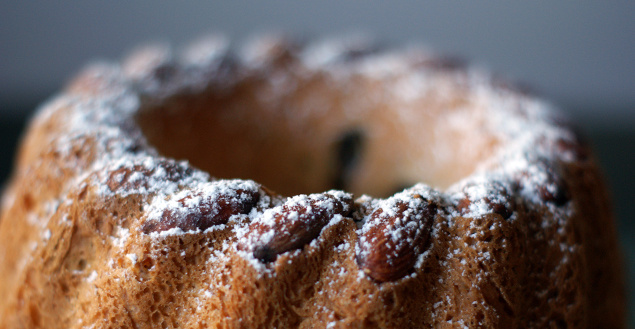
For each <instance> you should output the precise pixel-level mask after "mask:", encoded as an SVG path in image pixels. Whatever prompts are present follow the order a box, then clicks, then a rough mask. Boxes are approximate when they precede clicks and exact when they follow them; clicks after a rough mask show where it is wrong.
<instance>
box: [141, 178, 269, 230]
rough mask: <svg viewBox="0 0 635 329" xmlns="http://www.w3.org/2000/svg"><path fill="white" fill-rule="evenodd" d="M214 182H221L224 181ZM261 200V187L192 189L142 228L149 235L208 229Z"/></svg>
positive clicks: (247, 210)
mask: <svg viewBox="0 0 635 329" xmlns="http://www.w3.org/2000/svg"><path fill="white" fill-rule="evenodd" d="M213 184H219V185H222V184H224V182H223V181H219V182H214V183H213ZM259 199H260V194H259V191H258V189H248V188H234V187H232V186H226V187H224V188H221V189H218V191H217V192H215V193H211V194H206V193H204V192H201V191H193V192H192V193H188V194H186V195H185V196H183V197H181V198H179V199H178V200H177V202H176V207H170V208H166V209H164V210H163V212H162V215H161V217H160V218H158V219H154V220H149V221H146V222H145V223H144V224H143V226H142V230H143V232H144V233H146V234H148V233H151V232H162V231H167V230H169V229H172V228H180V229H181V230H183V231H192V230H205V229H207V228H209V227H211V226H214V225H220V224H225V223H227V221H228V220H229V218H230V217H231V216H233V215H240V214H246V213H248V212H249V211H251V209H252V208H253V207H254V206H255V205H256V203H258V200H259Z"/></svg>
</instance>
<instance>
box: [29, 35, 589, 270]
mask: <svg viewBox="0 0 635 329" xmlns="http://www.w3.org/2000/svg"><path fill="white" fill-rule="evenodd" d="M238 49H239V50H238V51H234V50H233V48H232V47H231V46H230V44H229V42H228V40H227V39H225V38H224V37H222V36H211V37H207V38H203V39H201V40H199V41H197V42H195V43H193V44H192V45H190V46H189V47H186V48H184V50H183V51H182V52H174V51H172V50H171V48H170V47H169V46H166V45H153V46H147V47H144V48H141V49H139V50H137V51H135V52H134V53H133V54H132V55H130V56H129V57H128V58H127V59H126V60H125V61H124V62H123V64H121V65H120V64H116V63H97V64H93V65H91V66H89V67H88V68H86V69H85V71H84V72H83V73H82V74H81V75H80V76H79V77H78V78H77V79H76V80H75V82H74V83H73V84H72V85H71V86H70V87H69V88H68V89H67V90H66V91H65V92H64V93H63V94H61V95H60V96H58V97H56V98H54V99H53V100H51V101H50V102H48V103H47V104H45V105H44V106H43V107H42V108H41V109H40V110H39V114H38V116H37V118H36V120H37V122H36V123H40V124H42V123H43V122H45V121H47V120H49V119H50V118H51V117H52V116H55V115H59V113H63V115H64V116H65V119H64V120H63V122H62V124H63V127H62V128H60V130H63V131H64V133H63V134H60V135H59V136H58V137H56V138H55V139H54V140H52V141H51V142H52V145H53V146H52V147H53V148H54V149H55V150H56V151H57V152H59V153H60V154H66V155H68V157H70V154H71V153H72V152H73V150H74V148H75V147H76V146H77V144H78V143H83V142H84V141H86V140H90V141H91V143H92V144H93V145H94V148H95V150H96V151H95V154H96V156H95V158H94V160H93V161H92V162H90V163H89V164H85V165H78V168H80V169H79V170H78V171H77V174H76V177H75V180H74V181H71V182H68V186H66V187H65V188H66V189H70V188H72V187H73V186H77V185H80V184H87V182H90V183H89V184H94V185H95V186H98V193H99V194H100V195H101V196H103V197H105V198H108V197H117V198H126V197H130V196H136V197H141V198H143V199H144V200H147V201H146V202H147V203H146V205H145V206H144V209H143V212H144V222H145V224H143V226H142V227H141V228H140V230H141V232H142V234H147V235H150V236H151V237H153V238H157V239H158V238H161V237H164V236H168V235H178V234H190V233H193V232H202V231H205V230H214V229H219V228H225V227H226V225H229V226H231V227H232V230H235V231H236V236H237V239H238V240H237V241H238V243H237V244H236V246H235V247H236V248H238V249H239V250H240V251H241V252H242V253H243V255H244V257H246V258H248V259H249V260H250V261H251V263H252V264H254V266H258V267H259V268H261V269H262V270H263V271H264V270H266V269H267V266H266V263H268V262H271V261H273V260H275V257H276V255H278V254H281V253H285V252H293V251H294V250H296V249H297V248H298V246H299V247H301V246H302V245H304V244H306V243H310V242H311V241H312V240H314V239H315V238H316V237H318V236H319V235H320V232H321V231H322V230H323V229H324V228H325V227H327V226H328V225H331V224H332V223H333V222H337V221H339V220H341V219H342V218H343V217H353V218H355V219H356V221H357V223H358V227H359V231H358V235H359V236H360V237H361V238H360V242H359V245H358V246H357V247H356V248H357V253H358V255H360V256H359V257H361V259H362V260H363V261H365V262H372V261H382V262H384V261H385V262H387V263H391V262H392V260H391V259H392V258H393V257H394V258H395V259H396V258H398V257H401V256H400V255H401V254H402V253H406V252H408V253H412V251H411V250H416V254H421V255H423V254H424V246H425V243H426V240H427V236H428V235H429V234H432V236H434V234H435V232H436V228H435V226H434V225H433V223H435V218H437V217H441V218H443V219H444V221H446V222H447V223H448V224H449V225H452V223H453V218H455V217H457V216H462V217H471V218H476V217H479V216H484V215H487V214H492V213H496V214H499V215H501V216H502V217H503V218H504V219H505V220H509V221H513V220H515V207H516V205H517V204H518V203H519V202H520V201H521V200H522V203H523V204H525V205H526V206H529V207H536V208H540V209H543V208H544V209H548V210H549V211H550V212H552V213H553V214H554V217H553V219H548V220H554V221H557V220H558V218H560V217H562V216H564V215H565V214H566V213H567V211H568V205H567V191H566V186H565V185H564V184H563V182H562V179H561V178H560V175H561V173H560V172H559V171H560V170H561V169H560V163H562V162H574V161H579V160H580V159H581V158H582V157H583V154H581V153H580V152H579V150H578V149H577V148H576V145H578V142H577V140H576V138H575V136H574V135H573V134H572V133H571V131H570V130H569V129H567V128H566V127H564V126H563V125H562V124H561V122H562V118H561V117H560V116H559V115H558V114H557V112H556V111H555V110H554V109H553V107H552V106H551V105H550V104H548V103H546V102H544V101H543V100H541V99H539V98H536V97H534V96H531V95H528V94H525V93H523V92H521V91H520V90H518V89H516V88H514V87H513V86H512V85H510V84H506V83H504V82H502V81H500V80H498V79H497V78H495V77H494V76H493V75H491V74H490V73H488V72H486V71H485V70H482V69H480V68H478V67H474V66H469V65H465V64H463V63H460V62H457V61H454V60H448V59H446V58H443V57H440V56H438V55H436V54H434V53H431V52H429V51H427V50H425V49H423V48H421V47H409V48H406V49H399V50H394V51H392V50H379V49H378V48H377V47H375V46H374V44H373V43H369V42H367V41H364V40H362V39H355V38H353V39H346V38H340V39H332V40H322V41H317V42H313V43H308V44H301V43H295V42H292V41H290V40H287V39H285V38H284V37H280V36H267V37H261V38H256V39H254V40H252V41H250V42H248V43H247V44H246V45H243V46H241V47H238ZM279 66H285V67H287V70H288V71H284V72H287V74H288V75H294V76H298V77H300V78H302V77H310V76H314V75H320V76H323V77H326V78H325V79H331V80H332V81H335V82H337V81H352V80H355V79H356V78H357V77H362V78H364V79H368V80H369V81H371V82H372V83H375V84H378V85H379V89H380V90H381V92H382V93H384V94H387V95H391V96H390V97H393V98H394V99H397V100H401V101H403V102H404V103H408V102H410V101H412V100H414V99H420V98H422V97H430V98H432V99H435V100H438V101H439V102H446V101H448V100H451V99H453V97H455V96H456V95H455V93H456V90H460V91H461V92H462V97H466V98H469V104H470V105H469V106H466V107H465V108H461V107H459V108H458V109H457V110H455V111H453V112H450V113H448V114H447V115H444V116H441V120H444V122H445V124H446V125H447V126H448V127H453V129H457V130H462V131H463V132H464V133H465V134H466V136H467V137H466V138H467V139H470V138H472V135H474V136H477V135H478V134H483V133H487V134H490V135H492V136H495V138H497V140H500V141H504V142H503V143H502V144H501V145H502V146H501V147H498V148H496V149H495V151H494V154H493V155H492V156H490V157H488V158H487V159H486V160H485V161H482V162H481V163H479V164H478V166H477V167H476V168H475V170H474V171H473V172H472V173H471V174H469V175H467V176H466V177H464V178H463V179H461V180H459V181H457V182H455V183H454V184H452V185H451V186H449V187H447V188H446V189H439V188H435V187H432V186H429V185H426V182H420V183H419V184H416V185H415V186H413V187H411V188H408V189H406V190H404V191H402V192H400V193H397V194H394V195H393V196H391V197H389V198H386V199H377V198H372V197H369V196H367V195H358V196H356V197H358V199H357V200H356V201H353V199H354V196H353V195H352V194H350V193H346V192H343V191H336V190H332V191H327V192H324V193H317V194H311V195H296V196H290V197H288V198H285V197H281V196H278V195H276V194H275V193H272V192H270V191H268V190H266V189H265V188H264V187H262V186H261V185H260V184H259V183H257V182H254V181H251V180H217V179H215V178H212V177H210V176H209V174H207V173H205V172H203V171H201V170H198V169H196V168H194V167H192V166H191V165H190V164H189V163H188V162H187V161H180V162H177V161H175V160H172V159H169V158H165V157H162V156H160V155H159V152H158V151H157V150H156V149H155V148H154V147H153V146H152V145H149V143H148V141H147V140H146V138H145V137H144V134H143V133H142V131H141V129H140V128H139V127H138V126H137V124H136V122H135V118H136V116H137V115H138V113H139V111H141V110H143V109H144V108H145V107H146V106H147V104H158V103H161V102H163V101H165V100H167V99H169V98H171V97H173V96H175V95H181V94H183V95H192V94H196V93H200V92H202V91H204V90H206V89H208V88H210V86H213V87H215V88H231V87H232V86H236V85H239V84H240V83H242V82H244V81H248V80H249V79H255V78H259V79H262V78H263V77H264V79H266V81H267V83H268V86H269V87H270V88H269V89H268V93H266V94H260V95H255V97H257V98H259V99H260V100H261V101H262V102H270V101H275V100H276V99H281V98H283V97H282V96H283V95H288V94H291V93H294V92H296V88H297V85H295V84H294V83H293V81H292V79H289V78H288V76H286V75H285V74H281V73H280V71H277V70H275V68H276V67H279ZM370 101H372V99H371V100H370ZM344 111H345V112H346V111H349V110H348V109H345V110H344ZM355 111H357V109H355V108H351V109H350V115H352V116H354V115H355ZM393 112H394V113H393V115H395V116H403V117H404V118H403V119H404V120H406V121H407V120H410V118H409V117H408V116H409V115H410V114H409V112H405V111H400V110H398V109H397V110H394V111H393ZM474 113H478V118H480V120H478V121H476V122H475V121H474ZM345 114H346V113H345ZM288 115H290V116H294V115H295V116H302V115H304V114H303V113H289V114H288ZM219 142H220V141H219ZM436 152H437V153H436V156H437V157H439V158H440V159H442V158H443V157H444V156H445V155H444V152H466V153H469V152H475V150H472V149H469V148H467V149H459V150H454V149H439V150H436ZM212 174H213V173H212ZM61 202H62V201H61ZM209 218H215V219H214V220H209ZM545 220H547V219H545ZM541 225H542V226H543V227H544V226H549V225H551V224H550V223H549V222H544V223H542V224H541ZM298 232H301V233H298ZM120 233H121V234H120V236H118V237H117V239H119V240H114V241H115V242H116V244H121V243H122V240H121V239H125V238H126V237H127V236H128V235H129V234H130V232H129V231H127V230H123V231H120ZM377 236H382V237H383V238H382V239H386V240H385V241H388V243H386V246H387V248H388V249H389V250H384V251H382V252H383V253H384V254H385V255H387V256H385V257H387V258H386V259H381V260H374V259H371V258H372V257H371V256H372V255H373V253H376V251H375V249H374V248H377V247H376V246H375V245H374V241H376V239H377ZM298 237H300V238H298ZM373 239H375V240H373ZM382 241H384V240H382ZM422 257H423V256H422ZM391 266H392V265H391ZM395 266H397V265H395ZM362 272H364V268H363V266H362ZM393 272H394V271H393ZM364 273H365V274H368V275H372V276H373V277H374V278H376V279H377V278H380V279H378V280H380V281H391V280H394V279H395V278H396V277H392V276H390V275H388V276H385V275H384V274H382V273H368V272H364ZM404 273H405V272H404ZM404 273H401V272H400V273H398V274H397V275H396V276H397V277H401V276H403V275H404Z"/></svg>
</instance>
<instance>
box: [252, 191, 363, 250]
mask: <svg viewBox="0 0 635 329" xmlns="http://www.w3.org/2000/svg"><path fill="white" fill-rule="evenodd" d="M352 204H353V196H352V195H351V194H349V193H344V192H340V191H329V192H326V193H322V194H311V195H298V196H295V197H293V198H290V199H288V200H287V201H286V202H285V203H284V204H283V205H282V206H278V207H274V208H270V209H267V210H266V211H265V212H264V213H263V215H262V216H261V217H259V218H257V219H256V220H254V221H253V222H252V223H251V224H250V225H249V233H248V236H247V240H248V241H249V244H250V246H246V247H244V248H245V249H250V250H251V251H252V252H253V255H254V257H255V258H257V259H260V260H261V261H263V262H272V261H274V260H275V259H276V257H277V256H278V255H279V254H281V253H284V252H287V251H291V250H295V249H299V248H302V247H303V246H304V245H305V244H307V243H309V242H311V241H312V240H313V239H315V238H316V237H317V236H318V235H319V234H320V231H321V230H322V228H323V227H324V226H325V225H326V224H328V223H329V221H330V220H331V219H332V218H333V216H335V215H337V214H339V215H342V216H348V214H349V213H350V211H351V210H352Z"/></svg>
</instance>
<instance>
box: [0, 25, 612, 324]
mask: <svg viewBox="0 0 635 329" xmlns="http://www.w3.org/2000/svg"><path fill="white" fill-rule="evenodd" d="M0 273H1V274H0V296H2V297H1V298H0V328H208V327H209V328H427V327H459V328H467V327H470V328H471V327H497V328H529V327H534V328H546V327H555V328H566V327H569V328H599V327H604V328H619V327H623V326H624V322H623V321H624V292H623V285H622V279H621V265H620V256H619V252H618V244H617V241H616V233H615V227H614V223H613V219H612V217H611V210H610V207H609V202H608V198H607V192H606V189H605V187H604V186H603V184H602V181H601V178H600V177H599V173H598V169H597V167H596V165H595V164H594V160H593V158H592V155H591V154H590V153H589V150H588V148H587V147H586V146H584V144H582V143H581V142H580V141H579V139H578V137H576V135H575V134H574V133H572V131H571V129H570V128H568V125H567V124H566V121H565V120H563V119H562V117H561V116H560V115H559V114H558V112H557V111H555V110H554V109H553V108H552V106H551V105H550V104H548V103H546V102H545V101H543V100H541V99H538V98H537V97H535V96H532V95H531V94H529V93H528V92H526V91H524V90H523V89H521V88H517V87H515V86H514V85H513V84H510V83H508V82H505V81H504V80H501V79H499V78H496V77H495V76H493V75H491V74H489V73H487V72H486V71H484V70H482V69H479V68H478V67H474V66H469V65H465V64H463V63H462V62H460V61H457V60H452V59H448V58H445V57H440V56H437V55H435V54H433V53H431V52H429V51H427V50H425V49H424V48H421V47H408V48H405V49H400V50H390V49H381V48H378V47H374V46H373V44H372V43H367V42H364V41H363V40H361V39H355V38H349V39H347V38H341V39H332V40H323V41H317V42H309V43H306V42H293V41H289V40H287V39H285V38H284V37H276V36H266V37H260V38H255V39H253V40H252V41H250V42H248V43H246V45H243V46H242V47H235V46H231V45H230V43H229V42H228V41H227V40H226V39H225V38H223V37H220V36H211V37H208V38H204V39H202V40H199V41H198V42H195V43H193V44H192V45H191V46H189V47H185V48H184V51H182V52H172V51H171V49H170V48H169V47H167V46H162V45H155V46H147V47H143V48H141V49H139V50H138V51H136V52H134V53H133V54H132V55H130V56H129V57H128V58H127V59H126V60H124V61H123V62H122V64H116V63H103V62H101V63H95V64H93V65H90V66H89V67H87V68H86V69H85V70H84V71H83V73H81V74H80V75H79V76H78V77H77V78H76V79H75V80H74V81H73V82H72V83H70V85H69V86H68V87H67V88H66V89H65V90H64V91H63V92H61V93H60V94H59V95H58V96H56V97H54V98H53V99H52V100H50V101H48V102H47V103H46V104H45V105H43V106H42V107H41V108H40V109H39V110H38V112H37V115H36V116H35V118H34V119H33V121H32V122H31V123H30V126H29V128H28V131H27V133H26V134H25V136H24V139H23V141H22V144H21V147H20V151H19V154H18V157H17V160H16V167H15V171H14V173H13V176H12V179H11V181H10V182H9V184H8V185H7V186H6V190H5V191H4V195H3V199H2V215H1V219H0Z"/></svg>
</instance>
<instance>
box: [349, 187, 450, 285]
mask: <svg viewBox="0 0 635 329" xmlns="http://www.w3.org/2000/svg"><path fill="white" fill-rule="evenodd" d="M404 193H407V192H404ZM436 209H437V206H436V204H435V203H432V202H430V201H428V200H426V199H425V198H423V197H422V196H421V195H419V194H416V193H413V194H411V195H409V197H408V198H403V193H400V194H398V195H396V196H394V197H391V198H389V199H387V200H386V201H385V202H384V203H383V205H380V206H379V207H378V208H377V209H375V210H374V211H373V212H372V213H371V214H370V216H369V217H368V219H367V220H366V222H365V223H364V226H363V227H362V229H361V235H360V237H359V241H358V244H359V252H358V254H357V262H358V264H359V266H360V268H361V269H362V271H364V273H366V275H368V276H370V277H371V278H373V279H374V280H376V281H378V282H388V281H395V280H398V279H400V278H402V277H404V276H405V275H406V274H408V273H409V272H410V271H411V270H412V267H413V266H414V265H415V263H416V261H417V258H418V256H419V255H420V254H421V253H422V252H423V250H424V248H425V245H426V243H427V242H428V239H429V236H430V229H431V227H432V223H433V219H434V216H435V214H436Z"/></svg>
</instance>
